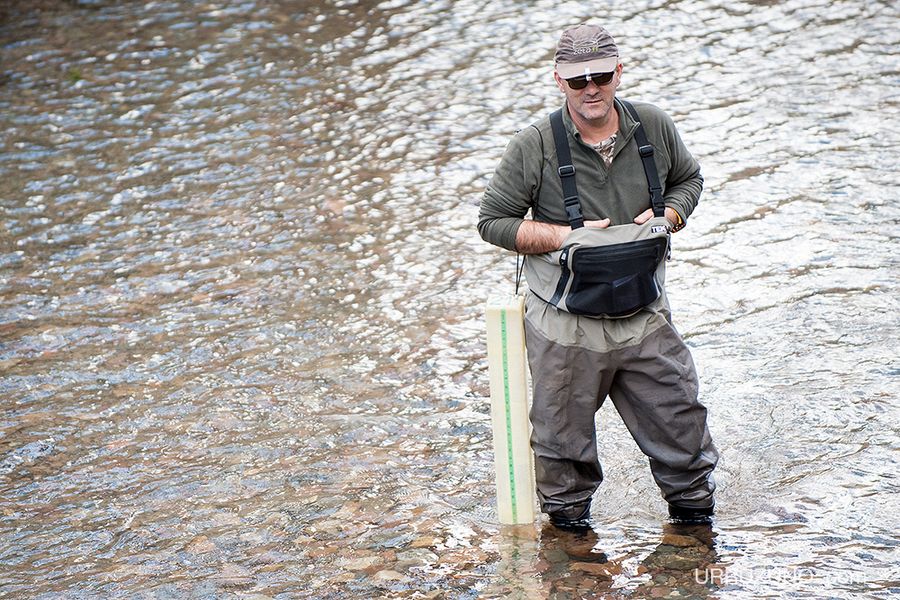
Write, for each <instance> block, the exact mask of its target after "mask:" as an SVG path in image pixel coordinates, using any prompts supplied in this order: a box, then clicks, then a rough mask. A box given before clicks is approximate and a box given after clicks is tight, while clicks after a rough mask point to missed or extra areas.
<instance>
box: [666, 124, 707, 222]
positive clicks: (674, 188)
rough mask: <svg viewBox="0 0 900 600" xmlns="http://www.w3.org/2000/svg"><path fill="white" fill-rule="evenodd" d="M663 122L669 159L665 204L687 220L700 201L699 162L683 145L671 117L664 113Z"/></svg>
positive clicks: (701, 186) (701, 179)
mask: <svg viewBox="0 0 900 600" xmlns="http://www.w3.org/2000/svg"><path fill="white" fill-rule="evenodd" d="M663 122H664V127H665V130H666V131H665V134H666V135H665V140H666V150H667V151H668V153H669V158H670V160H671V163H670V167H669V174H668V177H667V178H666V182H665V184H664V185H665V194H664V199H665V201H666V206H670V207H672V208H673V209H675V211H676V212H678V214H679V215H681V218H682V219H684V220H685V221H687V219H688V217H689V216H691V213H692V212H694V208H696V207H697V204H698V203H699V202H700V192H701V191H702V190H703V176H702V175H701V174H700V163H698V162H697V160H696V159H695V158H694V157H693V156H692V155H691V153H690V152H689V151H688V149H687V147H686V146H685V145H684V142H683V141H682V140H681V136H680V135H679V134H678V130H677V129H676V128H675V123H674V122H673V121H672V119H671V117H669V116H668V115H666V116H665V118H664V121H663Z"/></svg>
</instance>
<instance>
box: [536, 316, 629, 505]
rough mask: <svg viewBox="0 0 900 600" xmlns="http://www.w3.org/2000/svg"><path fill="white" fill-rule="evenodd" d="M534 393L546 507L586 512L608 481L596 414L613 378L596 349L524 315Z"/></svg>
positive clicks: (538, 470) (540, 494) (539, 477)
mask: <svg viewBox="0 0 900 600" xmlns="http://www.w3.org/2000/svg"><path fill="white" fill-rule="evenodd" d="M525 331H526V338H527V343H526V347H527V349H528V362H529V365H530V366H531V379H532V383H533V385H534V393H533V397H532V403H531V412H530V417H531V424H532V432H531V447H532V449H533V450H534V458H535V462H534V465H535V480H536V484H537V494H538V499H539V500H540V502H541V510H542V511H543V512H545V513H555V514H559V515H561V516H564V517H566V518H571V519H575V518H578V517H579V516H581V514H582V513H583V512H584V510H585V509H586V508H587V507H588V506H590V502H591V496H592V495H593V494H594V492H595V491H596V490H597V487H598V486H599V485H600V482H601V481H603V471H602V469H601V468H600V461H599V459H598V457H597V436H596V431H595V428H594V415H595V414H596V412H597V410H598V409H599V408H600V405H601V404H602V402H603V399H604V398H605V397H606V394H607V393H608V390H609V386H610V384H611V382H612V376H611V374H608V373H604V371H603V369H602V368H600V365H599V364H598V361H597V360H596V357H597V354H596V353H594V352H590V351H588V350H585V349H583V348H579V347H577V346H564V345H561V344H556V343H554V342H551V341H550V340H548V339H547V338H545V337H544V336H543V335H542V334H541V333H540V332H539V331H537V329H536V328H535V327H534V326H532V325H531V324H530V323H529V322H528V320H527V319H526V321H525Z"/></svg>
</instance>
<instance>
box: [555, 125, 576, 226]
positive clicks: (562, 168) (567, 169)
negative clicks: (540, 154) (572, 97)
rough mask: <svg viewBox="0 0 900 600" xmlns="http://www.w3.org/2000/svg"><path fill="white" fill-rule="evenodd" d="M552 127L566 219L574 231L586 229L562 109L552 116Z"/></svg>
mask: <svg viewBox="0 0 900 600" xmlns="http://www.w3.org/2000/svg"><path fill="white" fill-rule="evenodd" d="M550 127H551V128H552V129H553V141H554V143H555V144H556V158H557V160H558V161H559V180H560V182H561V183H562V191H563V202H564V203H565V205H566V217H567V218H568V219H569V225H570V226H571V227H572V229H578V228H579V227H584V215H583V214H582V213H581V202H580V201H579V200H578V188H577V187H575V165H573V164H572V154H571V153H570V152H569V140H568V137H567V136H566V126H565V125H564V124H563V118H562V109H561V108H560V109H559V110H556V111H553V113H551V114H550Z"/></svg>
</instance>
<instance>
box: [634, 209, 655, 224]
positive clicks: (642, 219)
mask: <svg viewBox="0 0 900 600" xmlns="http://www.w3.org/2000/svg"><path fill="white" fill-rule="evenodd" d="M652 217H653V209H652V208H648V209H647V210H645V211H644V212H642V213H641V214H639V215H638V216H636V217H635V218H634V222H635V223H637V224H638V225H643V224H644V223H646V222H647V221H649V220H650V219H651V218H652Z"/></svg>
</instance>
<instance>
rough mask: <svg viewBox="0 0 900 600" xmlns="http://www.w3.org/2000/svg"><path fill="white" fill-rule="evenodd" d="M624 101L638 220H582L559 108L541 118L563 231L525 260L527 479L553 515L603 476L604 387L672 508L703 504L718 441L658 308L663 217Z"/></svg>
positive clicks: (684, 356) (686, 360)
mask: <svg viewBox="0 0 900 600" xmlns="http://www.w3.org/2000/svg"><path fill="white" fill-rule="evenodd" d="M622 105H623V106H624V107H625V109H626V110H627V111H628V112H629V114H631V116H632V117H633V118H634V120H635V121H637V122H638V126H637V129H636V130H635V134H634V138H635V143H636V144H637V146H638V152H639V158H640V160H641V163H642V166H643V170H644V174H645V175H646V178H647V183H648V187H649V190H650V205H651V207H652V209H653V217H652V218H651V219H649V220H648V221H647V222H646V223H644V224H642V225H637V224H626V225H616V226H613V227H608V228H606V229H595V228H590V227H585V226H584V214H583V212H582V207H581V202H580V201H579V199H578V191H577V188H576V186H575V168H574V166H573V163H572V157H571V150H570V148H569V145H568V137H567V134H566V130H565V126H564V124H563V120H562V111H557V112H555V113H553V114H552V115H551V116H550V125H551V129H552V131H553V136H554V140H555V145H556V152H557V158H558V162H559V176H560V180H561V182H562V189H563V196H564V198H563V200H564V203H565V211H566V217H567V219H568V221H569V224H570V226H571V227H572V232H571V233H570V234H569V236H568V237H567V238H566V240H565V241H564V242H563V247H562V248H561V249H560V250H557V251H555V252H550V253H546V254H539V255H529V256H528V257H527V259H528V260H526V273H527V276H528V284H529V288H530V289H531V292H532V293H531V294H529V295H528V296H527V297H526V318H525V337H526V340H527V352H528V363H529V366H530V368H531V375H532V385H533V397H532V405H531V411H530V414H529V417H530V420H531V423H532V433H531V447H532V450H533V451H534V461H535V462H534V465H535V482H536V486H537V495H538V499H539V500H540V504H541V510H542V511H543V512H545V513H548V514H549V515H550V520H551V522H552V523H554V524H555V525H557V526H558V527H568V526H573V527H575V526H582V525H584V524H585V523H586V517H588V516H589V515H590V509H591V500H592V496H593V494H594V492H595V491H596V490H597V487H598V486H599V485H600V483H601V482H602V480H603V471H602V468H601V465H600V461H599V456H598V454H597V446H598V444H597V431H596V427H595V417H596V413H597V411H598V410H599V409H600V407H601V406H602V405H603V403H604V402H605V400H606V398H607V397H608V398H610V399H611V400H612V402H613V404H614V406H615V408H616V411H617V412H618V413H619V416H620V417H621V418H622V421H623V422H624V423H625V426H626V427H627V429H628V431H629V433H630V434H631V436H632V438H633V439H634V440H635V442H636V443H637V445H638V447H639V448H640V449H641V451H642V452H643V453H644V454H645V455H646V456H647V457H648V458H649V461H650V470H651V472H652V474H653V478H654V480H655V481H656V483H657V485H658V486H659V488H660V491H661V493H662V495H663V498H664V499H665V501H666V502H667V503H668V504H669V506H670V511H672V510H676V511H682V512H677V514H679V515H681V514H696V513H698V512H699V513H703V514H707V515H708V514H709V513H711V512H712V507H713V493H714V491H715V480H714V478H713V477H712V471H713V469H714V468H715V466H716V463H717V461H718V451H717V450H716V447H715V445H714V444H713V442H712V438H711V436H710V434H709V430H708V428H707V425H706V420H707V413H706V408H705V407H704V406H703V405H702V404H701V403H700V402H699V401H698V398H697V395H698V385H699V381H698V379H697V372H696V368H695V366H694V363H693V359H692V357H691V353H690V350H689V348H688V347H687V345H686V344H685V343H684V341H683V340H682V338H681V336H680V335H679V334H678V332H677V331H676V330H675V328H674V327H673V326H672V324H671V322H669V320H668V310H667V308H668V305H667V303H666V301H665V295H664V294H665V293H664V291H663V286H664V277H665V262H666V258H667V256H668V251H669V222H668V220H667V219H666V218H665V205H664V201H663V197H662V186H661V185H660V183H659V174H658V172H657V170H656V164H655V162H654V156H653V154H654V149H653V147H652V146H651V145H650V143H649V141H648V140H647V135H646V132H645V131H644V128H643V127H642V125H641V124H640V120H639V119H638V115H637V114H636V112H635V110H634V108H633V107H632V106H631V105H630V104H628V103H626V102H622ZM635 158H637V157H634V156H631V157H628V156H624V157H623V156H620V157H619V158H618V160H626V161H627V160H634V159H635ZM635 171H636V169H635ZM625 317H630V318H625ZM674 514H675V513H673V515H674Z"/></svg>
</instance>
